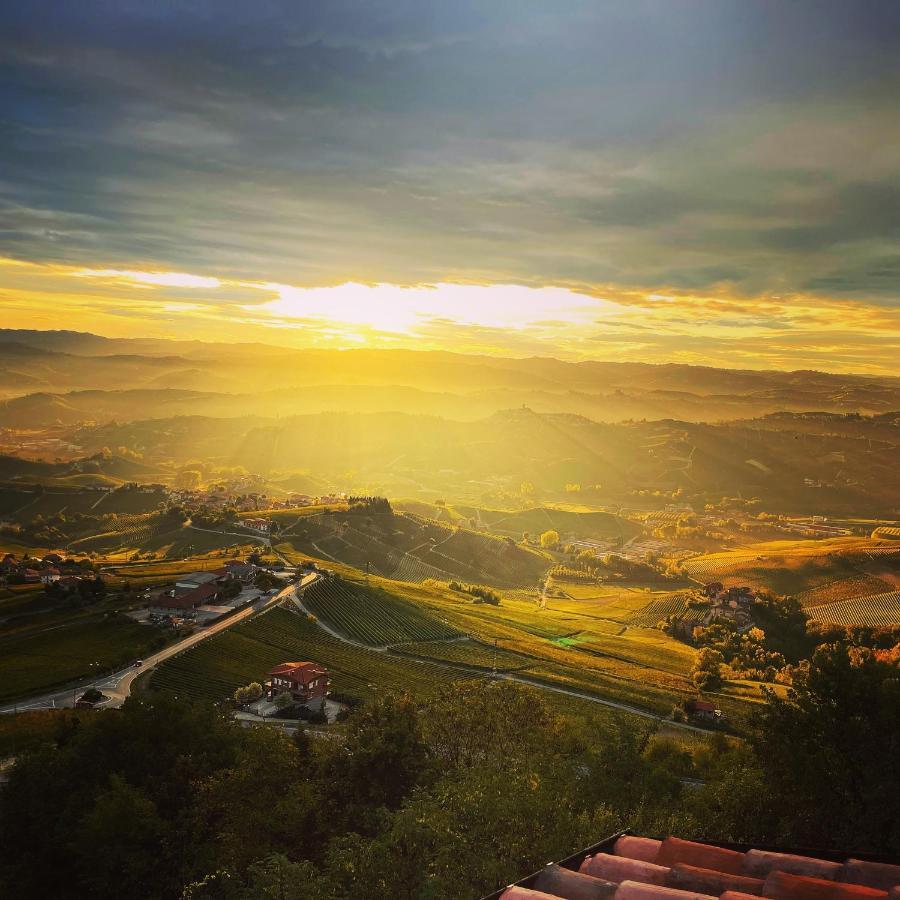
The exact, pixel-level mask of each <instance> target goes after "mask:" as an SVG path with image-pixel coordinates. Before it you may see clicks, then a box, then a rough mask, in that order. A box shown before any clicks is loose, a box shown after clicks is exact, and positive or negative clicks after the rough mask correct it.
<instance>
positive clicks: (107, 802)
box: [75, 775, 165, 897]
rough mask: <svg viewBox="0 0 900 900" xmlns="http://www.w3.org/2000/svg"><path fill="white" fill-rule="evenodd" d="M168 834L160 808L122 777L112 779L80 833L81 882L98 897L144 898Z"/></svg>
mask: <svg viewBox="0 0 900 900" xmlns="http://www.w3.org/2000/svg"><path fill="white" fill-rule="evenodd" d="M164 833H165V825H164V823H163V821H162V819H160V817H159V813H158V811H157V808H156V804H155V803H154V802H153V801H152V800H151V799H150V798H149V797H147V795H146V794H145V793H144V792H143V791H141V790H139V789H138V788H136V787H133V786H132V785H130V784H128V783H127V782H126V781H125V779H124V778H123V777H122V776H121V775H111V776H110V778H109V787H108V789H107V790H106V791H104V792H103V793H102V794H100V795H99V796H98V797H97V799H96V800H95V801H94V803H93V805H92V806H90V807H89V808H88V811H87V812H86V813H85V815H84V816H83V818H82V819H81V821H80V822H79V825H78V828H77V830H76V832H75V846H76V851H75V852H76V855H75V865H76V867H77V869H78V871H79V873H80V881H81V882H82V884H84V885H85V887H87V888H88V889H89V892H90V894H91V895H92V896H95V895H96V896H101V897H111V896H115V894H116V893H117V892H119V893H120V895H121V896H125V897H140V896H144V890H143V889H144V885H146V883H147V881H148V879H151V878H152V873H153V869H154V867H155V866H156V864H157V862H156V860H157V850H158V845H159V841H160V838H161V837H162V835H163V834H164Z"/></svg>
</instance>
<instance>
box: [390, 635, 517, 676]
mask: <svg viewBox="0 0 900 900" xmlns="http://www.w3.org/2000/svg"><path fill="white" fill-rule="evenodd" d="M392 649H393V650H396V651H401V652H403V653H411V654H412V655H414V656H421V657H425V658H427V659H435V660H440V661H442V662H449V663H461V664H463V665H467V666H478V667H479V668H482V669H493V667H494V661H495V660H496V664H497V670H498V671H502V672H509V671H514V670H521V669H524V668H527V667H528V666H529V665H531V664H532V663H533V662H534V659H533V658H531V657H529V656H525V655H524V654H521V653H511V652H510V651H508V650H504V649H503V648H502V647H498V648H497V650H496V655H495V651H494V648H493V647H490V646H488V645H487V644H483V643H481V642H480V641H473V640H471V639H469V638H466V639H465V640H461V641H423V642H419V643H410V644H398V645H397V646H396V647H394V648H392Z"/></svg>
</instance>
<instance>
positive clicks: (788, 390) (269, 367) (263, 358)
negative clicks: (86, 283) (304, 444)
mask: <svg viewBox="0 0 900 900" xmlns="http://www.w3.org/2000/svg"><path fill="white" fill-rule="evenodd" d="M0 344H2V345H3V349H4V352H2V353H0V395H4V396H5V397H6V398H8V401H16V402H15V403H10V402H7V403H6V404H5V406H3V407H0V425H13V426H21V425H22V424H23V423H27V424H36V425H48V424H55V423H57V422H63V423H72V422H77V421H103V420H105V419H110V418H116V419H120V420H121V419H123V418H135V417H140V418H148V417H160V416H170V415H173V414H201V415H247V414H252V413H261V414H264V415H270V416H277V415H281V416H287V415H293V414H304V413H316V412H327V411H349V412H387V411H400V412H413V413H417V412H423V413H424V412H427V413H431V414H433V415H439V416H443V417H446V418H454V419H465V420H474V419H480V418H484V417H486V416H489V415H491V414H492V413H494V412H497V411H499V410H503V409H509V408H511V407H516V406H522V405H525V406H528V407H530V408H532V409H534V410H535V411H537V412H542V413H556V412H565V413H575V414H578V415H583V416H587V417H588V418H591V419H596V420H603V421H613V422H614V421H622V420H625V419H641V418H646V419H659V418H663V417H674V418H678V419H683V420H686V421H721V420H729V419H736V418H754V417H757V416H762V415H766V414H769V413H773V412H779V411H795V412H803V411H808V410H817V411H824V412H840V413H844V412H863V413H875V412H886V411H889V410H894V409H900V379H896V378H873V377H867V376H865V377H864V376H856V375H834V374H828V373H821V372H804V371H801V372H754V371H748V370H728V369H713V368H708V367H701V366H687V365H659V366H657V365H650V364H643V363H607V362H578V363H576V362H566V361H562V360H556V359H546V358H538V357H534V358H529V359H511V358H504V357H487V356H466V355H461V354H453V353H446V352H416V351H410V350H350V351H328V350H291V349H286V348H281V347H266V346H264V345H260V344H204V343H201V342H197V341H160V340H121V339H120V340H112V339H109V338H101V337H97V336H96V335H83V334H76V333H73V332H35V331H10V330H7V331H0ZM83 391H92V392H94V393H92V394H91V395H85V394H83V393H81V392H83ZM129 391H148V392H149V391H152V392H154V393H152V394H151V393H146V394H143V395H141V396H140V397H129V396H127V395H126V396H123V395H122V393H121V392H126V394H127V392H129ZM184 391H188V392H193V393H192V394H191V395H185V394H183V393H180V392H184ZM47 394H51V395H53V398H52V402H51V401H50V400H48V398H47V396H46V395H47ZM33 395H34V396H33ZM213 395H220V396H213ZM135 401H138V402H135Z"/></svg>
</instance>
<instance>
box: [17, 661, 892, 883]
mask: <svg viewBox="0 0 900 900" xmlns="http://www.w3.org/2000/svg"><path fill="white" fill-rule="evenodd" d="M898 683H900V682H898V668H897V661H896V660H895V659H894V658H893V657H891V656H889V655H885V654H881V655H879V653H878V652H876V651H870V650H867V649H864V648H856V649H849V650H848V648H846V647H842V646H837V645H836V646H834V647H831V648H830V649H825V648H823V649H821V650H820V651H818V652H817V653H816V655H815V657H814V658H813V660H812V661H811V663H810V666H809V670H808V672H807V673H806V674H805V675H804V677H803V678H799V679H798V680H797V683H796V684H795V686H794V689H793V691H792V693H791V695H790V697H789V698H788V699H787V700H783V701H782V700H777V699H775V698H774V697H773V698H771V699H770V701H769V703H768V705H767V706H766V707H765V709H764V712H763V714H762V719H761V722H760V728H759V730H758V731H757V732H756V734H755V736H754V739H753V740H752V741H751V742H749V743H747V744H742V743H738V742H734V741H731V740H729V739H727V738H725V737H723V736H721V735H719V736H716V737H715V738H713V739H712V740H711V741H710V742H708V743H700V744H693V745H686V744H681V743H680V742H677V741H674V740H672V739H671V738H668V739H666V738H661V737H659V736H654V735H652V734H651V732H650V731H649V730H642V729H640V728H637V727H630V726H625V725H622V724H614V725H609V724H601V723H600V722H598V721H592V720H575V719H570V718H567V717H565V716H560V715H558V714H557V713H556V712H555V710H554V709H553V708H552V706H551V705H550V704H548V703H547V702H546V701H545V700H544V699H543V696H542V695H540V694H538V693H536V692H534V691H532V690H530V689H528V688H524V687H522V686H519V685H515V684H510V683H504V682H497V683H492V682H477V683H475V682H466V683H462V684H453V685H450V686H448V687H447V688H446V689H445V690H444V691H443V692H442V693H441V694H440V695H439V696H437V697H436V698H435V699H433V700H432V701H431V702H429V703H428V705H427V706H424V707H423V706H420V705H417V704H416V703H415V702H414V700H413V699H411V698H409V697H406V696H399V697H398V696H384V697H380V698H378V699H377V700H376V701H374V702H372V703H370V704H368V705H366V706H364V707H362V708H360V709H359V710H357V711H356V712H355V713H354V714H353V716H352V717H351V718H350V720H349V721H348V724H347V727H346V730H345V731H344V732H342V733H341V732H335V733H334V734H332V735H330V736H329V737H330V738H331V739H319V738H315V737H311V736H309V735H307V734H305V733H303V732H301V733H299V734H298V736H297V737H296V738H294V739H290V738H288V737H286V736H285V735H283V734H281V733H280V732H277V731H274V730H270V729H267V728H258V729H249V730H244V729H241V728H238V727H237V726H236V725H235V724H234V723H233V722H232V721H231V720H230V719H229V718H228V717H227V716H225V715H224V714H222V713H220V712H218V711H216V710H214V709H213V708H210V707H205V706H190V705H187V704H183V703H182V704H178V703H176V702H174V701H172V700H170V699H167V698H166V697H155V698H153V699H152V700H148V699H131V700H129V701H128V702H127V703H126V705H125V707H124V708H123V709H122V710H121V711H110V712H106V713H99V714H97V715H94V716H91V717H89V718H86V719H73V718H71V717H67V718H65V719H61V720H60V722H59V727H58V728H57V729H56V730H55V732H54V733H52V734H48V735H47V739H46V740H45V741H44V743H43V744H41V745H40V746H38V747H34V748H32V749H31V750H30V751H28V752H26V753H24V754H23V755H22V756H21V757H20V759H19V762H18V764H17V765H16V767H15V769H14V770H13V772H12V776H11V779H10V782H9V785H8V787H7V789H6V790H5V791H3V793H2V794H0V893H3V894H4V896H15V897H20V898H24V900H28V898H39V897H41V898H43V897H48V896H53V897H57V898H62V900H66V898H76V897H84V896H92V897H98V898H114V897H115V898H119V897H122V896H127V897H129V898H138V900H140V898H176V900H177V898H185V900H187V898H190V900H201V898H211V900H251V898H253V900H256V898H268V897H271V898H280V900H312V898H325V900H340V898H349V897H357V896H364V897H366V898H371V900H379V898H384V900H387V898H400V900H413V898H434V900H441V898H446V900H450V898H468V897H478V896H481V895H483V894H484V893H486V892H488V891H490V890H492V889H494V888H495V887H497V886H499V885H502V884H504V883H508V882H509V881H511V880H514V879H515V878H516V877H518V876H520V875H522V874H524V873H527V872H528V871H530V870H532V869H534V868H537V867H538V866H540V865H541V864H543V863H544V862H546V861H547V860H548V859H553V858H560V857H562V856H565V855H567V854H568V853H570V852H572V851H573V850H575V849H577V848H578V847H581V846H584V845H586V844H588V843H590V842H593V841H596V840H597V839H599V838H601V837H603V836H604V835H606V834H608V833H610V832H611V831H613V830H615V829H616V828H618V827H621V826H624V825H626V824H627V825H629V826H631V827H632V828H634V829H636V830H638V831H642V832H645V833H658V834H661V833H673V832H674V833H677V834H681V835H684V836H705V837H708V838H719V839H726V840H727V839H731V840H748V841H756V842H767V843H769V842H773V843H783V844H804V843H815V844H819V845H822V846H824V845H827V844H829V843H833V844H835V845H838V846H841V847H842V848H843V849H845V850H849V849H864V848H867V847H871V848H877V849H881V850H889V851H891V850H892V851H894V852H896V850H897V849H898V848H900V830H898V827H897V823H898V820H900V808H898V807H900V803H898V799H897V797H896V796H892V795H891V794H890V793H889V791H887V790H885V786H887V785H891V784H894V783H896V779H897V777H898V775H900V772H898V770H897V766H898V762H897V760H898V759H900V753H898V752H897V751H898V749H900V748H898V747H897V739H898V738H897V735H898V734H900V728H898V725H900V690H898ZM876 709H877V713H875V715H873V718H872V719H871V721H870V722H866V721H864V719H865V715H864V711H866V710H868V711H872V712H875V710H876ZM848 721H849V722H853V723H855V725H856V726H858V727H854V728H848V727H847V726H846V722H848ZM334 738H338V739H334ZM684 778H692V779H698V778H699V779H701V780H702V781H704V782H705V783H704V785H703V786H702V787H701V788H699V789H697V788H696V787H691V788H687V787H686V786H685V784H684V782H683V781H682V779H684Z"/></svg>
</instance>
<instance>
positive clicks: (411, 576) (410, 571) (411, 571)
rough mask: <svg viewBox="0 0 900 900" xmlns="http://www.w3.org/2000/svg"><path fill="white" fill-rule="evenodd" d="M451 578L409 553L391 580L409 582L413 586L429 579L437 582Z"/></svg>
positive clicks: (441, 570) (401, 561)
mask: <svg viewBox="0 0 900 900" xmlns="http://www.w3.org/2000/svg"><path fill="white" fill-rule="evenodd" d="M450 577H451V576H450V573H449V572H445V571H444V570H443V569H438V568H436V567H435V566H430V565H429V564H428V563H426V562H423V561H422V560H421V559H418V558H416V557H415V556H410V555H409V554H408V553H407V554H404V556H403V558H402V559H401V560H400V564H399V565H398V566H397V568H396V569H395V570H394V574H393V575H391V578H393V579H395V580H396V581H408V582H410V583H411V584H421V583H422V582H423V581H427V580H428V579H429V578H433V579H434V580H435V581H447V580H448V579H449V578H450Z"/></svg>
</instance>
